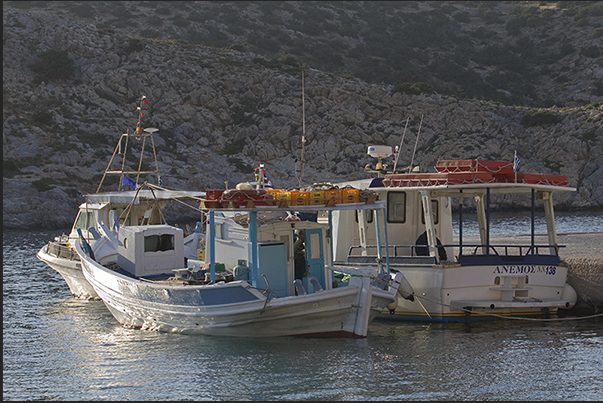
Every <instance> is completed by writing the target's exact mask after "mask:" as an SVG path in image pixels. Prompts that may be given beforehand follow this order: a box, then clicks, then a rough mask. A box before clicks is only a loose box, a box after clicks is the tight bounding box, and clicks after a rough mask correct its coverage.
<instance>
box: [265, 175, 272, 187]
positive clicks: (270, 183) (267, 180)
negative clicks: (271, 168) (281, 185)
mask: <svg viewBox="0 0 603 403" xmlns="http://www.w3.org/2000/svg"><path fill="white" fill-rule="evenodd" d="M264 189H272V181H271V180H270V179H268V176H267V175H266V171H264Z"/></svg>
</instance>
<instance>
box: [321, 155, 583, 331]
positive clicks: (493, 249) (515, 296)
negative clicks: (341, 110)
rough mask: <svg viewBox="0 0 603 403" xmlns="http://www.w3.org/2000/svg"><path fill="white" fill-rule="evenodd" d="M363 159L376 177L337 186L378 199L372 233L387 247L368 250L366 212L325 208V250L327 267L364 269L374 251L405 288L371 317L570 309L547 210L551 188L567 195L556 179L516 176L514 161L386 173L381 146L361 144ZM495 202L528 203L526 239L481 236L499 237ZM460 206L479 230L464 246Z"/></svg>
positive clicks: (467, 317) (444, 318) (448, 317)
mask: <svg viewBox="0 0 603 403" xmlns="http://www.w3.org/2000/svg"><path fill="white" fill-rule="evenodd" d="M368 153H369V154H370V155H371V156H373V157H375V158H378V159H379V162H378V163H377V164H376V165H377V166H376V169H374V170H372V172H376V173H377V177H374V178H371V179H365V180H359V181H352V182H346V183H340V184H338V186H339V187H343V186H345V185H350V186H353V187H355V188H358V189H367V190H371V191H373V192H376V193H377V194H378V195H379V200H381V201H383V202H385V203H386V220H385V221H386V223H387V232H383V233H381V234H380V236H381V237H386V238H387V243H388V244H389V247H388V248H387V249H385V248H383V247H381V248H379V247H378V246H377V245H379V243H378V242H376V239H377V238H378V237H377V235H376V232H375V231H374V230H373V229H372V228H371V227H370V226H369V225H368V224H369V223H370V222H371V220H373V217H372V215H371V214H370V212H366V213H365V214H355V213H354V212H348V211H342V212H333V217H332V220H333V249H334V252H333V253H334V259H335V261H336V262H341V263H347V264H355V265H358V264H361V263H362V262H366V263H367V264H372V262H374V260H375V259H380V257H379V255H378V253H377V252H380V254H382V255H383V256H384V258H383V259H385V260H386V261H387V262H388V264H389V266H390V268H391V270H392V271H394V272H396V271H397V272H401V273H404V278H405V279H406V280H407V281H408V284H410V287H411V288H407V289H405V292H406V294H411V295H412V298H406V299H404V298H401V297H400V296H399V297H398V303H397V306H396V308H395V309H387V310H384V312H383V313H382V314H381V315H379V317H380V318H390V319H400V320H412V321H429V322H468V321H475V320H482V319H500V318H508V317H548V316H550V315H555V314H557V312H558V310H559V309H569V308H571V307H573V306H574V304H575V303H576V299H577V295H576V292H575V290H574V289H573V288H572V287H571V286H570V285H569V284H568V283H567V277H568V265H567V264H566V263H565V262H564V261H563V259H562V258H561V256H560V254H559V252H560V250H562V247H563V245H559V244H558V243H557V233H556V229H555V216H554V209H553V198H554V193H555V192H573V191H575V190H576V189H575V188H573V187H569V186H567V178H566V177H565V176H561V175H543V174H522V173H518V169H517V165H518V161H519V160H518V159H517V158H515V161H509V162H507V161H485V160H447V161H438V163H437V165H436V166H435V171H434V172H420V171H418V170H417V169H416V168H411V166H409V167H408V168H406V169H405V172H395V171H393V172H392V171H388V170H387V167H386V166H385V165H384V164H383V163H382V160H383V159H385V158H387V157H389V156H391V155H392V148H391V147H389V146H370V147H369V148H368ZM396 162H397V161H396ZM395 166H396V164H394V167H395ZM370 168H372V167H370ZM370 168H368V167H367V168H366V169H370ZM495 197H507V198H509V197H514V198H517V197H525V198H527V200H528V201H530V202H529V205H531V210H530V211H531V213H530V214H529V215H528V217H529V218H530V222H531V233H530V234H529V236H518V237H516V238H511V240H510V241H506V242H505V243H493V242H492V241H491V236H492V235H491V234H496V233H500V232H499V231H495V228H493V227H492V222H491V220H490V214H491V199H492V198H495ZM467 204H471V205H472V206H471V207H464V206H466V205H467ZM453 205H454V206H455V211H456V214H458V229H457V233H456V234H454V229H453ZM473 209H474V210H473ZM469 210H471V211H472V213H471V214H472V215H473V214H476V216H477V222H478V225H479V237H476V236H474V237H472V238H471V239H472V241H467V239H468V237H467V236H466V235H465V234H464V233H463V212H464V211H465V214H468V211H469ZM473 211H475V213H473ZM537 211H538V214H543V215H544V218H545V220H546V227H547V229H546V234H536V233H535V228H534V222H535V216H536V212H537ZM518 214H519V213H518ZM528 217H526V219H527V218H528ZM421 238H422V239H421ZM476 239H477V240H476ZM507 239H509V238H507ZM380 249H382V250H380Z"/></svg>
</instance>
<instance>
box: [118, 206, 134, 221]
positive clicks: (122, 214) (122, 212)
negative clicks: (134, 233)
mask: <svg viewBox="0 0 603 403" xmlns="http://www.w3.org/2000/svg"><path fill="white" fill-rule="evenodd" d="M115 211H116V212H117V222H118V223H119V225H130V218H131V217H132V214H128V211H127V210H126V208H125V207H117V208H116V209H115ZM126 214H128V218H127V219H126V221H125V222H124V217H125V216H126Z"/></svg>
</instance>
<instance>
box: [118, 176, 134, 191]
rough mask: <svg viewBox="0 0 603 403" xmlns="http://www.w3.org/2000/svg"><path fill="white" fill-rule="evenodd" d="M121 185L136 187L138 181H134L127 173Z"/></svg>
mask: <svg viewBox="0 0 603 403" xmlns="http://www.w3.org/2000/svg"><path fill="white" fill-rule="evenodd" d="M121 185H122V186H127V187H130V188H135V187H136V182H134V181H133V180H132V179H130V178H128V177H127V176H126V175H124V177H123V179H122V180H121Z"/></svg>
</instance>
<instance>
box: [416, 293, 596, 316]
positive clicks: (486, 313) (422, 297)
mask: <svg viewBox="0 0 603 403" xmlns="http://www.w3.org/2000/svg"><path fill="white" fill-rule="evenodd" d="M413 295H414V296H415V297H418V298H421V299H424V300H427V301H430V302H433V303H435V304H438V305H441V306H445V307H447V308H451V309H461V310H462V311H464V312H468V313H471V314H476V315H485V316H494V317H497V318H501V319H509V320H525V321H533V322H562V321H570V320H582V319H592V318H597V317H600V316H603V313H599V314H594V315H588V316H577V317H571V318H548V319H547V318H524V317H519V316H505V315H499V314H496V313H488V312H476V311H473V310H471V309H466V308H457V307H452V306H451V305H449V304H444V303H443V302H438V301H435V300H433V299H431V298H428V297H426V296H423V295H417V294H413Z"/></svg>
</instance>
